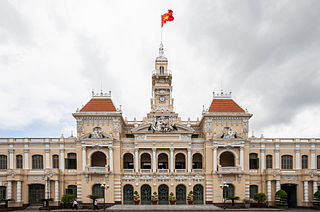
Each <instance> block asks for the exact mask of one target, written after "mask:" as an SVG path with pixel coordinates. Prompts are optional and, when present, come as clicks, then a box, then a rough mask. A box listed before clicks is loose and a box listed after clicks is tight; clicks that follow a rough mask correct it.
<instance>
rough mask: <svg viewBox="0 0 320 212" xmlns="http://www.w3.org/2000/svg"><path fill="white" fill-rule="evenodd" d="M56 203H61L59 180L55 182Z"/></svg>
mask: <svg viewBox="0 0 320 212" xmlns="http://www.w3.org/2000/svg"><path fill="white" fill-rule="evenodd" d="M54 201H59V180H55V181H54Z"/></svg>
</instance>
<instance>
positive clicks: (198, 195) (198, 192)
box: [193, 184, 203, 205]
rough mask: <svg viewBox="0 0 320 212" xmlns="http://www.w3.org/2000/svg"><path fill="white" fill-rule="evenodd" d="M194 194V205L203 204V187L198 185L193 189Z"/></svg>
mask: <svg viewBox="0 0 320 212" xmlns="http://www.w3.org/2000/svg"><path fill="white" fill-rule="evenodd" d="M193 194H194V202H193V203H194V204H195V205H200V204H203V186H202V185H200V184H197V185H195V186H194V187H193Z"/></svg>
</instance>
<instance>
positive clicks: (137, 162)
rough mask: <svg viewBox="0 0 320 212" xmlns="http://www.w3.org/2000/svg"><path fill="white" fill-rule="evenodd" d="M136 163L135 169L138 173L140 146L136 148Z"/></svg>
mask: <svg viewBox="0 0 320 212" xmlns="http://www.w3.org/2000/svg"><path fill="white" fill-rule="evenodd" d="M134 165H135V170H136V172H137V173H138V172H139V149H138V148H136V149H135V150H134Z"/></svg>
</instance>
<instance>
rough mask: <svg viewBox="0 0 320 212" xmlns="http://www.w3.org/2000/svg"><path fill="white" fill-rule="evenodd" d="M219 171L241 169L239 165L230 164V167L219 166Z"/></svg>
mask: <svg viewBox="0 0 320 212" xmlns="http://www.w3.org/2000/svg"><path fill="white" fill-rule="evenodd" d="M219 171H222V172H237V171H240V168H239V167H234V166H228V167H219Z"/></svg>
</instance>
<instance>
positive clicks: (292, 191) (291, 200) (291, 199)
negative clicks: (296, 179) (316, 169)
mask: <svg viewBox="0 0 320 212" xmlns="http://www.w3.org/2000/svg"><path fill="white" fill-rule="evenodd" d="M281 189H282V190H284V191H285V192H287V195H288V197H287V202H288V207H289V208H296V207H297V184H290V183H288V184H281Z"/></svg>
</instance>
